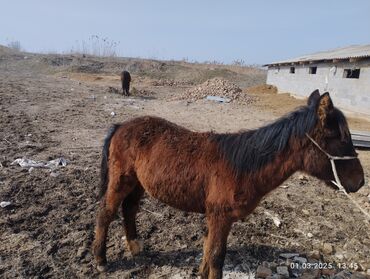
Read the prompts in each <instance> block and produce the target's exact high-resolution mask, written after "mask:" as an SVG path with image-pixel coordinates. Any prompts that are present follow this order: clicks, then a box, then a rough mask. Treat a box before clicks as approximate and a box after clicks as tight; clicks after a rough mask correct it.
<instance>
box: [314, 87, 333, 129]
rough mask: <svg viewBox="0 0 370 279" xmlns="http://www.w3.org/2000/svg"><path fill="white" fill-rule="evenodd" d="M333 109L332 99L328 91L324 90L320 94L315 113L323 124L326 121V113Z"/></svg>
mask: <svg viewBox="0 0 370 279" xmlns="http://www.w3.org/2000/svg"><path fill="white" fill-rule="evenodd" d="M333 109H334V105H333V101H332V100H331V98H330V95H329V93H328V92H325V93H324V94H322V95H321V97H320V99H319V102H318V107H317V114H318V116H319V119H320V121H321V124H322V125H323V126H324V124H325V122H326V118H327V116H328V114H329V113H330V112H331V111H333Z"/></svg>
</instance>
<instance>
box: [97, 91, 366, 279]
mask: <svg viewBox="0 0 370 279" xmlns="http://www.w3.org/2000/svg"><path fill="white" fill-rule="evenodd" d="M311 139H312V140H314V141H315V142H316V143H317V144H318V145H319V146H320V147H321V148H322V149H323V150H325V151H326V152H328V153H329V154H331V155H333V156H352V157H356V156H357V154H356V152H355V149H354V147H353V144H352V140H351V135H350V133H349V129H348V125H347V122H346V119H345V117H344V115H343V114H342V112H341V111H339V110H338V109H337V108H335V107H334V105H333V103H332V100H331V98H330V96H329V93H325V94H323V95H321V96H320V93H319V92H318V90H316V91H315V92H313V93H312V94H311V96H310V97H309V99H308V103H307V105H306V106H304V107H301V108H299V109H297V110H295V111H293V112H291V113H290V114H288V115H286V116H284V117H282V118H280V119H278V120H277V121H275V122H274V123H271V124H269V125H266V126H264V127H262V128H259V129H255V130H250V131H243V132H239V133H226V134H215V133H212V132H202V133H197V132H192V131H189V130H187V129H185V128H183V127H180V126H178V125H176V124H173V123H171V122H169V121H166V120H164V119H161V118H157V117H149V116H146V117H139V118H136V119H133V120H130V121H127V122H125V123H123V124H120V125H115V126H113V127H112V128H111V130H110V132H109V134H108V136H107V138H106V140H105V144H104V147H103V159H102V165H101V179H102V182H101V201H100V208H99V212H98V215H97V220H96V227H95V240H94V244H93V252H94V256H95V260H96V262H97V268H98V270H100V271H104V270H105V268H106V264H107V258H106V247H107V245H106V241H107V233H108V227H109V224H110V223H111V222H112V220H113V219H114V218H115V216H116V214H117V211H118V209H119V207H121V210H122V215H123V218H124V221H123V224H124V230H125V233H126V244H127V247H128V249H129V250H130V251H131V253H132V255H135V254H137V253H139V252H141V251H142V249H143V247H142V243H141V242H140V241H139V240H138V239H139V238H138V234H137V230H136V223H135V220H136V214H137V211H138V209H139V204H140V199H141V198H142V196H143V194H144V192H147V193H148V194H149V195H151V196H152V197H154V198H156V199H158V200H160V201H162V202H164V203H166V204H168V205H170V206H173V207H175V208H178V209H180V210H184V211H189V212H198V213H203V214H205V215H206V220H207V234H206V236H205V238H204V251H203V261H202V264H201V267H200V270H199V272H200V275H201V278H212V279H216V278H217V279H219V278H222V267H223V263H224V259H225V254H226V242H227V237H228V234H229V232H230V230H231V227H232V224H233V222H236V221H237V220H239V219H242V218H245V217H246V216H247V215H249V214H250V213H251V212H252V211H253V210H254V209H255V208H256V206H257V205H258V203H259V202H260V200H261V199H262V198H263V197H264V196H265V195H266V194H267V193H269V192H270V191H272V190H273V189H275V188H277V187H278V186H279V185H280V184H281V183H283V182H284V181H285V180H286V179H287V178H289V177H290V176H291V175H292V174H293V173H295V172H296V171H302V172H305V173H307V174H310V175H312V176H315V177H317V178H319V179H321V180H323V181H325V182H327V184H329V183H330V181H332V180H334V175H333V172H332V168H331V164H330V161H329V159H328V157H327V155H326V154H325V153H323V152H322V150H320V149H319V148H318V147H317V146H316V145H315V144H314V143H313V142H312V141H311ZM335 164H336V167H337V171H338V175H339V177H340V180H341V182H342V184H343V186H344V187H345V189H346V190H347V191H348V192H356V191H357V190H359V189H360V188H361V187H362V186H363V185H364V172H363V169H362V166H361V163H360V161H359V160H358V159H357V158H353V159H351V160H342V161H337V162H336V163H335ZM338 210H340V209H338Z"/></svg>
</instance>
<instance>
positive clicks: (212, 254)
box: [199, 216, 232, 279]
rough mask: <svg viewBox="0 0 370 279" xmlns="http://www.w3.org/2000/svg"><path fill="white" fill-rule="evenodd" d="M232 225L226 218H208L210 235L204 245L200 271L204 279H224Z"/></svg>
mask: <svg viewBox="0 0 370 279" xmlns="http://www.w3.org/2000/svg"><path fill="white" fill-rule="evenodd" d="M231 225H232V222H231V221H230V220H229V219H228V218H226V217H225V216H207V227H208V234H207V236H206V237H205V241H204V244H203V260H202V264H201V266H200V269H199V273H200V276H201V278H202V279H221V278H222V267H223V265H224V260H225V255H226V245H227V237H228V235H229V232H230V229H231Z"/></svg>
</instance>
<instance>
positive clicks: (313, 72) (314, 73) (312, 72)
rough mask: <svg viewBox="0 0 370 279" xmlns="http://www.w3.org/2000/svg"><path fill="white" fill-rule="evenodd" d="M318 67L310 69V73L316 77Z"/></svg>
mask: <svg viewBox="0 0 370 279" xmlns="http://www.w3.org/2000/svg"><path fill="white" fill-rule="evenodd" d="M316 71H317V67H310V68H309V70H308V73H309V74H310V75H316Z"/></svg>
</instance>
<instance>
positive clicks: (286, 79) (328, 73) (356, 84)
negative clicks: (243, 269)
mask: <svg viewBox="0 0 370 279" xmlns="http://www.w3.org/2000/svg"><path fill="white" fill-rule="evenodd" d="M314 66H317V71H316V74H309V67H314ZM290 67H293V66H280V67H279V68H278V67H276V66H274V67H272V66H270V67H269V68H268V73H267V81H266V83H267V84H271V85H275V86H276V87H277V88H278V92H279V93H290V94H292V95H295V96H300V97H307V96H308V95H309V94H310V93H311V92H312V91H314V90H315V89H319V90H320V92H322V93H323V92H326V91H328V92H329V93H330V95H331V96H332V99H333V101H334V104H335V105H336V106H337V107H339V108H342V109H345V110H348V111H352V112H356V113H363V114H366V115H369V116H370V62H369V61H363V62H355V63H349V62H346V63H336V64H334V63H319V64H309V65H294V67H295V73H294V74H291V73H289V70H290ZM351 68H360V69H361V70H360V78H359V79H352V78H344V77H343V72H344V69H351Z"/></svg>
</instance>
